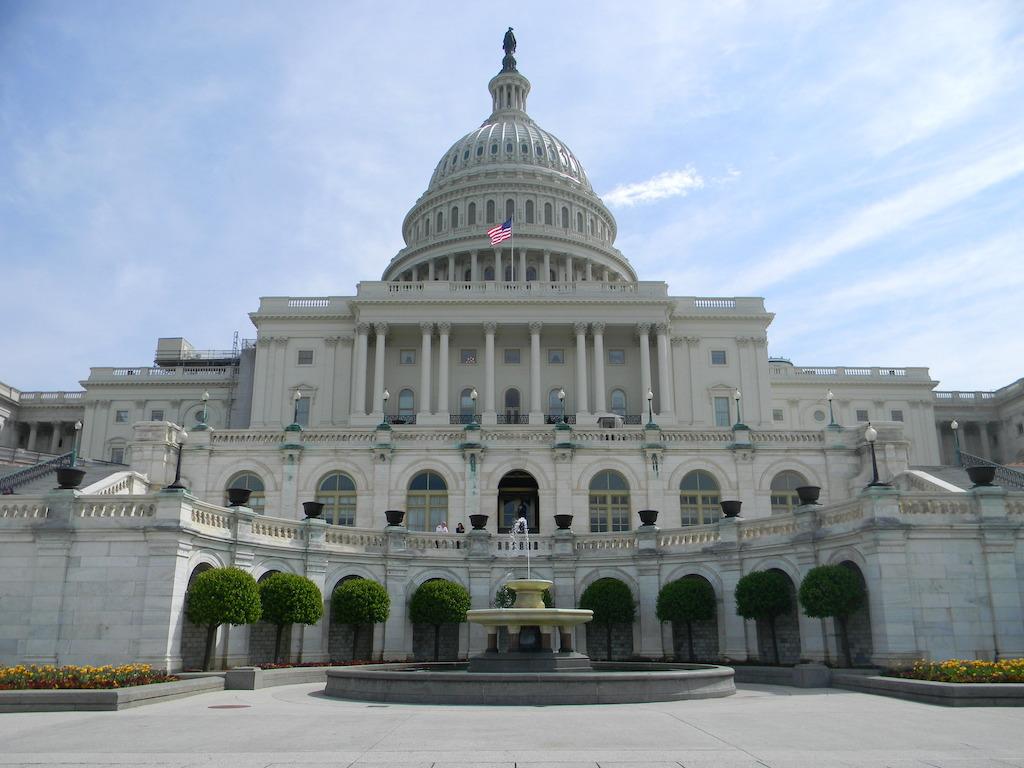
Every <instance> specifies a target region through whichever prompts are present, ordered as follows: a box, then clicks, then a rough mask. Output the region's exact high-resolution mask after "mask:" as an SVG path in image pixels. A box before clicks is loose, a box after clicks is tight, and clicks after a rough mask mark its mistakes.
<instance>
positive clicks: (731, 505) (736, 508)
mask: <svg viewBox="0 0 1024 768" xmlns="http://www.w3.org/2000/svg"><path fill="white" fill-rule="evenodd" d="M718 503H719V504H721V505H722V514H723V515H725V516H726V517H739V516H740V507H742V506H743V502H742V501H738V500H737V499H726V500H725V501H720V502H718Z"/></svg>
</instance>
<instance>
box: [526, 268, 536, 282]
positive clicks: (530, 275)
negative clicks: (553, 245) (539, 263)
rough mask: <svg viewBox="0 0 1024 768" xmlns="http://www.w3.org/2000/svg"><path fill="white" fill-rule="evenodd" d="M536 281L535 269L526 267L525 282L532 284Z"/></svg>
mask: <svg viewBox="0 0 1024 768" xmlns="http://www.w3.org/2000/svg"><path fill="white" fill-rule="evenodd" d="M536 279H537V268H536V267H527V268H526V282H528V283H532V282H533V281H534V280H536Z"/></svg>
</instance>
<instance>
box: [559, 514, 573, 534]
mask: <svg viewBox="0 0 1024 768" xmlns="http://www.w3.org/2000/svg"><path fill="white" fill-rule="evenodd" d="M555 525H557V526H558V530H560V531H568V530H569V529H570V528H571V527H572V515H555Z"/></svg>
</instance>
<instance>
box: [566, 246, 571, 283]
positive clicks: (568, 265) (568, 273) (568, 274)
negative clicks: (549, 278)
mask: <svg viewBox="0 0 1024 768" xmlns="http://www.w3.org/2000/svg"><path fill="white" fill-rule="evenodd" d="M565 282H567V283H571V282H572V256H570V255H569V254H568V253H567V254H565Z"/></svg>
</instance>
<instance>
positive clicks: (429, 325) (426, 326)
mask: <svg viewBox="0 0 1024 768" xmlns="http://www.w3.org/2000/svg"><path fill="white" fill-rule="evenodd" d="M420 330H421V331H422V332H423V333H424V334H433V333H434V323H433V322H431V321H428V320H424V321H423V322H422V323H420Z"/></svg>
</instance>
